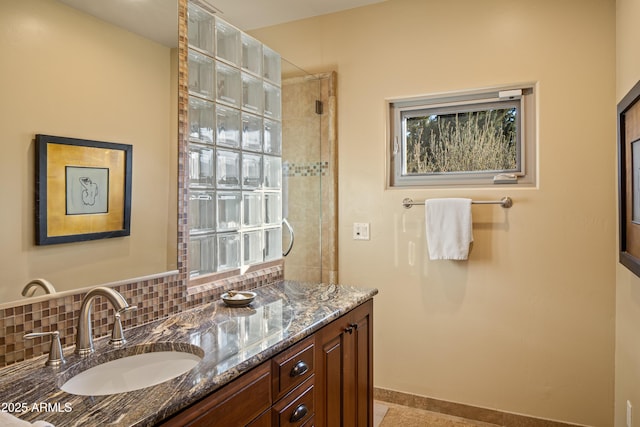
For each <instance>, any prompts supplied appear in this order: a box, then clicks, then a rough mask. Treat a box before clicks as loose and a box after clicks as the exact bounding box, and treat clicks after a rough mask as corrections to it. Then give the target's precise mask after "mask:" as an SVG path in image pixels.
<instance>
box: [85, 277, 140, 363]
mask: <svg viewBox="0 0 640 427" xmlns="http://www.w3.org/2000/svg"><path fill="white" fill-rule="evenodd" d="M98 296H99V297H104V298H106V299H107V300H108V301H109V302H110V303H111V305H113V308H114V309H115V311H116V319H115V322H116V324H114V328H118V329H119V331H118V333H116V334H115V335H118V334H119V336H120V337H122V326H121V325H120V324H119V320H120V319H119V317H120V313H124V312H126V311H130V310H134V309H135V308H136V307H135V306H130V305H129V303H127V300H126V299H125V298H124V297H123V296H122V295H121V294H120V293H119V292H117V291H115V290H114V289H111V288H107V287H102V286H100V287H97V288H93V289H91V290H90V291H89V292H87V294H86V295H85V297H84V299H83V300H82V306H80V318H79V319H78V332H77V335H76V350H75V352H76V353H77V354H79V355H81V356H85V355H88V354H90V353H92V352H93V333H92V331H91V326H92V325H91V311H92V309H93V301H94V299H95V298H96V297H98ZM122 342H124V338H122Z"/></svg>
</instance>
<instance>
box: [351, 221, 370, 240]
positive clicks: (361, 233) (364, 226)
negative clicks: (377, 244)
mask: <svg viewBox="0 0 640 427" xmlns="http://www.w3.org/2000/svg"><path fill="white" fill-rule="evenodd" d="M353 240H369V223H368V222H354V223H353Z"/></svg>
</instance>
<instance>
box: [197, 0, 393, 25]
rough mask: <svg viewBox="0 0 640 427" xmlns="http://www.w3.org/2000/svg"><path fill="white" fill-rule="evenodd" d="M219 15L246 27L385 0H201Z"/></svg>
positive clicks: (332, 11) (274, 23)
mask: <svg viewBox="0 0 640 427" xmlns="http://www.w3.org/2000/svg"><path fill="white" fill-rule="evenodd" d="M202 1H204V2H205V3H208V4H210V5H212V6H213V7H215V8H216V9H218V10H219V11H220V12H222V15H221V16H222V18H223V19H224V20H225V21H227V22H229V23H231V24H233V25H235V26H236V27H238V28H240V29H241V30H244V31H248V30H253V29H256V28H262V27H268V26H270V25H276V24H282V23H284V22H290V21H297V20H299V19H304V18H310V17H312V16H319V15H326V14H328V13H334V12H339V11H341V10H347V9H353V8H356V7H360V6H366V5H369V4H373V3H380V2H382V1H385V0H202Z"/></svg>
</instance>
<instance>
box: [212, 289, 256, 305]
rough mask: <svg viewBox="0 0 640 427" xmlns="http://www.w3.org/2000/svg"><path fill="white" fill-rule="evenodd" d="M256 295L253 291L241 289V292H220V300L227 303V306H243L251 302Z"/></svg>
mask: <svg viewBox="0 0 640 427" xmlns="http://www.w3.org/2000/svg"><path fill="white" fill-rule="evenodd" d="M256 295H257V294H256V293H255V292H249V291H242V292H236V291H229V292H225V293H224V294H222V295H221V298H222V301H224V303H225V304H227V305H228V306H231V307H245V306H247V305H249V304H251V303H252V302H253V300H254V299H256Z"/></svg>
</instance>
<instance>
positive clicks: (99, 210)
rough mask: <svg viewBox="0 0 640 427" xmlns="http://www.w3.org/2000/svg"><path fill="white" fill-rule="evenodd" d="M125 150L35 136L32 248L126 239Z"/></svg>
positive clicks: (128, 157) (128, 152)
mask: <svg viewBox="0 0 640 427" xmlns="http://www.w3.org/2000/svg"><path fill="white" fill-rule="evenodd" d="M132 155H133V147H132V146H131V145H127V144H116V143H112V142H101V141H90V140H84V139H76V138H66V137H60V136H51V135H40V134H38V135H36V244H38V245H51V244H56V243H69V242H78V241H86V240H97V239H105V238H111V237H121V236H128V235H129V234H130V233H131V167H132Z"/></svg>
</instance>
